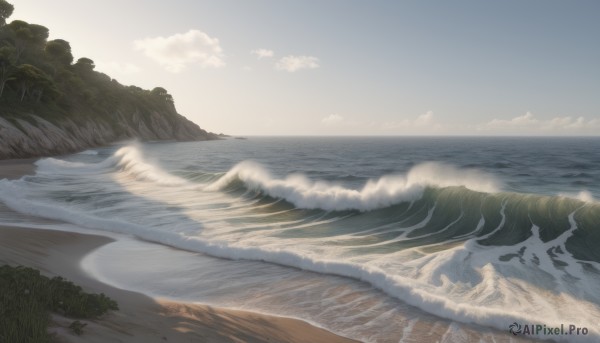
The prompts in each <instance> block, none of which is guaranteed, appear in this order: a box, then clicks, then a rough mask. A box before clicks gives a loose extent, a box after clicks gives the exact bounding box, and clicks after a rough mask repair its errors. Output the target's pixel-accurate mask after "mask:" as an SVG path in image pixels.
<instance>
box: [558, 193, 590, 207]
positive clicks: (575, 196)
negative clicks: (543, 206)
mask: <svg viewBox="0 0 600 343" xmlns="http://www.w3.org/2000/svg"><path fill="white" fill-rule="evenodd" d="M559 195H560V196H562V197H565V198H571V199H577V200H580V201H583V202H587V203H590V204H594V203H598V200H596V199H594V196H593V195H592V193H590V192H589V191H580V192H579V193H560V194H559Z"/></svg>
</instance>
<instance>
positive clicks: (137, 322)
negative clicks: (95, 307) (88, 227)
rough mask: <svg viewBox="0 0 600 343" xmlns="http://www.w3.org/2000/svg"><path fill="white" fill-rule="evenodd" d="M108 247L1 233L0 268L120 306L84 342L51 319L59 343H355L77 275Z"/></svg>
mask: <svg viewBox="0 0 600 343" xmlns="http://www.w3.org/2000/svg"><path fill="white" fill-rule="evenodd" d="M36 160H37V159H36V158H28V159H13V160H2V161H0V180H1V179H4V178H7V179H18V178H20V177H22V176H24V175H33V174H34V173H35V165H34V164H33V162H35V161H36ZM112 241H113V240H112V239H111V238H108V237H105V236H99V235H94V234H83V233H74V232H67V231H54V230H44V229H33V228H22V227H10V226H0V264H10V265H23V266H26V267H32V268H36V269H39V270H40V271H41V273H42V274H44V275H47V276H62V277H64V278H66V279H67V280H69V281H72V282H73V283H75V284H77V285H80V286H81V287H82V288H83V289H84V291H86V292H93V293H105V294H106V295H107V296H109V297H111V298H112V299H114V300H116V301H117V302H118V304H119V308H120V310H119V311H113V312H110V313H108V314H106V315H104V316H102V318H100V319H96V320H84V322H86V323H88V325H87V326H86V328H85V329H84V334H83V335H82V336H75V335H73V334H71V333H70V331H69V330H68V329H67V327H68V325H69V324H70V323H71V322H72V321H73V319H68V318H64V317H61V316H58V315H56V314H52V323H51V327H50V331H51V332H53V333H55V334H56V335H57V338H58V340H59V341H60V342H78V341H81V340H82V339H84V340H85V341H86V342H106V341H116V342H190V341H192V342H195V341H200V342H298V343H309V342H315V343H319V342H322V343H328V342H331V343H350V342H357V341H355V340H352V339H349V338H345V337H341V336H338V335H336V334H334V333H332V332H330V331H327V330H325V329H322V328H319V327H316V326H313V325H311V324H309V323H307V322H305V321H302V320H299V319H292V318H285V317H277V316H271V315H266V314H260V313H254V312H248V311H240V310H230V309H222V308H217V307H212V306H208V305H201V304H189V303H181V302H175V301H167V300H162V299H154V298H151V297H148V296H146V295H144V294H141V293H137V292H132V291H127V290H122V289H118V288H115V287H112V286H109V285H106V284H104V283H102V282H100V281H98V280H96V279H93V278H92V277H91V276H89V275H88V274H87V273H86V272H85V271H83V270H82V268H81V267H80V261H81V259H82V258H83V257H84V256H85V255H87V254H88V253H89V252H91V251H92V250H94V249H96V248H99V247H101V246H102V245H104V244H108V243H110V242H112Z"/></svg>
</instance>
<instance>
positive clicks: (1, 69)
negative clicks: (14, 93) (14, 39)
mask: <svg viewBox="0 0 600 343" xmlns="http://www.w3.org/2000/svg"><path fill="white" fill-rule="evenodd" d="M14 63H15V48H13V47H10V46H3V47H2V48H0V98H1V97H2V94H3V93H4V86H5V85H6V82H7V81H8V80H9V78H10V76H11V72H12V71H13V69H14V67H13V66H14Z"/></svg>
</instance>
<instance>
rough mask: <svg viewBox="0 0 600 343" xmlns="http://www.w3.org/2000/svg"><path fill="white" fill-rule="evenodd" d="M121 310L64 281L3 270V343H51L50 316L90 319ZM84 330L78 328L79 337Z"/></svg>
mask: <svg viewBox="0 0 600 343" xmlns="http://www.w3.org/2000/svg"><path fill="white" fill-rule="evenodd" d="M118 309H119V307H118V306H117V303H116V302H115V301H114V300H112V299H110V298H109V297H107V296H106V295H104V294H103V293H101V294H89V293H85V292H83V291H82V289H81V287H79V286H77V285H75V284H73V283H72V282H70V281H67V280H65V279H63V278H61V277H54V278H48V277H46V276H43V275H41V274H40V272H39V271H38V270H35V269H32V268H26V267H11V266H8V265H4V266H1V267H0V342H23V343H27V342H32V343H33V342H36V343H38V342H39V343H43V342H52V336H51V335H50V334H48V331H47V329H48V324H49V320H50V312H54V313H58V314H60V315H63V316H66V317H71V318H78V319H91V318H97V317H98V316H100V315H102V314H104V313H106V312H107V311H109V310H118ZM76 322H77V323H79V322H78V321H76ZM74 323H75V322H74ZM73 325H74V324H72V326H73ZM84 326H85V325H82V323H79V324H75V327H76V328H77V331H78V333H79V334H81V330H82V329H83V327H84Z"/></svg>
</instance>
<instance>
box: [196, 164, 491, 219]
mask: <svg viewBox="0 0 600 343" xmlns="http://www.w3.org/2000/svg"><path fill="white" fill-rule="evenodd" d="M236 180H241V181H242V182H244V184H245V185H246V187H248V188H250V189H254V190H257V191H262V192H264V193H266V194H267V195H269V196H272V197H275V198H282V199H285V200H287V201H289V202H291V203H292V204H294V205H295V206H296V207H298V208H307V209H317V208H320V209H324V210H360V211H369V210H374V209H377V208H383V207H388V206H391V205H394V204H398V203H401V202H410V201H415V200H418V199H420V198H421V196H422V195H423V191H424V189H425V187H427V186H433V187H440V188H443V187H450V186H464V187H466V188H469V189H471V190H474V191H479V192H497V191H499V189H500V182H499V181H498V180H496V179H495V178H494V177H493V176H492V175H489V174H486V173H484V172H481V171H478V170H474V169H466V170H462V169H458V168H456V167H454V166H451V165H447V164H443V163H437V162H427V163H422V164H419V165H417V166H415V167H413V168H412V169H411V170H410V171H409V172H408V173H407V174H406V175H387V176H383V177H381V178H379V179H377V180H370V181H369V182H367V184H366V185H365V186H364V187H363V188H362V189H360V190H355V189H348V188H344V187H342V186H339V185H335V184H331V183H328V182H324V181H311V180H309V179H308V178H307V177H305V176H303V175H301V174H291V175H289V176H287V177H286V178H284V179H277V178H274V177H273V176H272V175H271V174H270V173H269V171H268V170H267V169H266V168H264V167H263V166H262V165H260V164H259V163H256V162H250V161H245V162H241V163H239V164H237V165H236V166H235V167H233V168H232V169H231V170H229V171H228V172H227V173H226V174H225V175H223V176H222V177H221V178H220V179H219V180H217V181H215V182H214V183H212V184H210V185H209V186H207V187H206V188H205V190H207V191H219V190H222V189H224V188H225V187H227V186H229V185H230V184H231V183H232V182H234V181H236Z"/></svg>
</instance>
